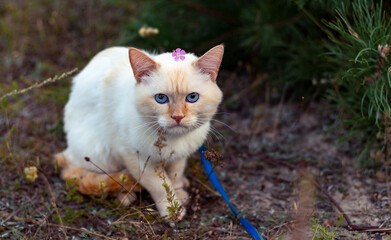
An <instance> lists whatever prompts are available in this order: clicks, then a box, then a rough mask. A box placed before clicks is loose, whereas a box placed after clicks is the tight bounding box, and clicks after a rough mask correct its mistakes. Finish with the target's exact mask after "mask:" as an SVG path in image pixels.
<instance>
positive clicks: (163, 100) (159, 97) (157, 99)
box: [155, 93, 168, 104]
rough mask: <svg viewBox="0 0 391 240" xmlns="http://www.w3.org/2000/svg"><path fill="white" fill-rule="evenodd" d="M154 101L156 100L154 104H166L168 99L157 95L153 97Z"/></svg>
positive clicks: (165, 96) (159, 94)
mask: <svg viewBox="0 0 391 240" xmlns="http://www.w3.org/2000/svg"><path fill="white" fill-rule="evenodd" d="M155 100H156V102H158V103H160V104H163V103H166V102H168V97H167V95H164V94H161V93H158V94H156V95H155Z"/></svg>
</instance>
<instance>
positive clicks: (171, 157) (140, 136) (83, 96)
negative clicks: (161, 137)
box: [64, 47, 222, 215]
mask: <svg viewBox="0 0 391 240" xmlns="http://www.w3.org/2000/svg"><path fill="white" fill-rule="evenodd" d="M149 56H150V57H151V58H152V59H153V60H154V61H155V62H156V63H158V64H159V66H160V67H159V70H158V71H157V72H155V73H153V74H151V75H150V76H146V77H144V78H143V81H142V82H141V83H137V82H136V80H135V78H134V76H133V72H132V68H131V65H130V62H129V55H128V48H125V47H113V48H109V49H106V50H104V51H102V52H100V53H99V54H97V55H96V56H95V57H94V58H93V59H92V60H91V62H90V63H89V64H88V65H87V66H86V67H85V68H84V69H83V70H82V71H81V72H80V73H79V74H78V75H77V76H76V77H75V78H74V80H73V86H72V91H71V94H70V98H69V101H68V103H67V104H66V107H65V118H64V123H65V132H66V136H67V143H68V148H67V149H66V150H65V151H64V154H65V156H66V158H67V159H68V160H69V161H70V162H71V163H73V164H75V165H77V166H79V167H82V168H85V169H88V170H90V171H94V172H100V170H99V169H97V168H96V167H95V166H94V165H92V164H91V163H90V162H86V161H85V160H84V158H85V157H89V158H90V159H91V160H92V161H93V162H94V163H95V164H96V165H98V166H99V167H100V168H102V169H103V170H105V171H106V172H109V173H110V172H117V171H121V170H123V169H124V168H127V169H128V170H129V171H130V173H131V174H132V175H133V177H134V178H135V179H138V180H140V179H143V178H151V176H150V175H148V174H152V172H153V171H152V170H151V169H153V167H156V166H157V163H159V162H160V161H161V160H162V159H164V160H165V161H166V162H167V163H170V162H172V163H175V162H176V161H183V159H186V158H187V157H188V156H189V155H190V154H192V153H193V152H194V151H196V150H197V148H198V147H199V146H200V145H201V144H202V143H203V141H204V140H205V138H206V136H207V133H208V131H209V127H210V121H209V120H210V118H211V117H212V116H213V114H214V113H215V111H216V108H217V106H218V104H219V103H220V101H221V97H222V94H221V91H220V90H219V89H218V87H217V85H216V83H215V82H213V81H211V80H210V79H209V78H208V76H207V75H205V74H202V73H201V72H200V71H199V70H197V69H196V67H195V66H194V64H192V63H193V62H194V61H196V60H197V57H196V56H195V55H192V54H186V59H185V60H184V61H178V62H176V61H174V60H173V57H172V56H171V53H165V54H161V55H155V56H154V55H149ZM173 69H181V70H183V72H184V74H186V76H185V77H186V78H193V79H192V80H191V81H189V83H188V84H187V86H188V88H189V89H188V91H190V92H198V93H200V95H202V94H203V93H204V94H215V95H216V96H217V97H216V99H217V100H216V102H215V103H213V104H210V106H209V105H208V104H206V105H205V106H206V107H205V108H204V109H200V110H199V113H200V114H206V115H207V119H206V120H204V121H203V122H202V125H201V126H197V127H196V126H194V123H195V121H196V120H197V119H196V117H193V119H192V118H190V117H189V119H186V121H185V119H184V122H183V125H184V126H185V125H186V126H187V127H172V126H174V125H175V124H174V123H175V121H174V120H173V119H170V118H169V117H159V120H158V123H159V125H160V127H163V128H165V130H166V134H165V137H166V139H167V140H166V142H165V143H166V144H167V146H166V147H164V148H163V149H162V154H161V155H159V149H158V148H157V147H156V146H154V143H155V142H156V140H157V138H158V134H157V131H155V129H156V128H151V124H147V123H146V119H147V118H145V117H144V116H143V113H140V110H139V109H138V108H137V106H138V105H137V103H138V101H140V96H148V95H151V96H153V95H154V94H157V93H161V92H164V91H166V89H167V88H168V86H167V84H168V83H167V81H168V80H167V79H164V78H166V77H167V74H169V73H170V71H172V70H173ZM211 91H212V92H211ZM167 94H168V95H170V94H171V93H167ZM184 94H187V93H184ZM182 97H186V95H184V96H182ZM172 101H174V99H172ZM175 101H179V100H178V99H176V100H175ZM199 101H204V100H202V99H200V100H199ZM201 103H202V102H201ZM201 103H200V104H201ZM156 107H157V108H158V107H163V106H159V104H158V103H156ZM204 112H205V113H204ZM171 127H172V128H171ZM147 159H149V160H148V164H149V165H150V167H149V166H148V167H147V168H148V169H144V166H145V164H146V160H147ZM148 164H147V165H148ZM182 165H183V166H182V168H184V166H185V164H182ZM135 169H137V171H136V170H135ZM178 171H179V172H180V171H182V173H183V170H181V169H179V170H178ZM182 173H180V174H182ZM169 174H170V173H169ZM179 177H181V176H179ZM170 180H171V181H172V182H173V183H172V184H173V185H175V180H173V179H169V181H170ZM146 181H147V180H145V181H140V183H141V184H142V185H146V186H144V187H146V188H147V190H148V191H150V193H151V194H152V197H154V200H155V201H164V196H165V195H164V196H162V194H161V186H156V187H155V186H152V185H151V184H149V183H148V182H146ZM143 182H144V183H145V184H143ZM156 184H157V185H159V184H161V183H160V182H158V183H156ZM150 185H151V186H150ZM176 185H178V184H176ZM155 188H156V189H155ZM155 190H156V191H158V192H160V195H159V194H153V193H152V192H153V191H155ZM166 205H167V204H166ZM166 205H162V206H159V203H158V209H159V211H160V213H161V214H162V215H167V212H166V210H165V209H164V208H166Z"/></svg>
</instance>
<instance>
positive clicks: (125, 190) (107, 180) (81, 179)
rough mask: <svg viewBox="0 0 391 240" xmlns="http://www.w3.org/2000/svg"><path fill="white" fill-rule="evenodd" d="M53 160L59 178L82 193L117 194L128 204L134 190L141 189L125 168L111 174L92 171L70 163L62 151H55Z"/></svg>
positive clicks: (131, 200) (139, 190) (133, 195)
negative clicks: (58, 170)
mask: <svg viewBox="0 0 391 240" xmlns="http://www.w3.org/2000/svg"><path fill="white" fill-rule="evenodd" d="M54 161H55V164H56V166H58V167H59V168H60V169H61V178H62V179H64V181H66V182H67V183H68V184H73V185H74V186H75V187H76V188H77V190H79V191H80V192H81V193H82V194H86V195H95V196H102V195H104V194H107V195H109V196H117V198H118V200H120V202H121V204H123V205H125V206H128V205H130V204H131V203H132V202H133V201H134V200H136V194H135V191H136V192H141V190H142V188H141V186H140V184H138V183H137V181H136V180H135V179H134V178H133V177H132V176H131V175H130V174H129V172H128V171H127V170H122V171H120V172H115V173H111V174H104V173H96V172H92V171H89V170H86V169H83V168H81V167H78V166H76V165H74V164H72V163H71V162H70V161H69V160H68V159H67V158H66V155H65V154H64V152H61V153H57V154H56V155H55V156H54Z"/></svg>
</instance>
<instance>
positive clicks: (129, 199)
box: [117, 192, 137, 207]
mask: <svg viewBox="0 0 391 240" xmlns="http://www.w3.org/2000/svg"><path fill="white" fill-rule="evenodd" d="M117 199H118V201H119V202H120V203H121V205H123V206H125V207H127V206H129V205H130V204H132V203H133V202H134V201H136V199H137V196H136V193H135V192H120V193H118V195H117Z"/></svg>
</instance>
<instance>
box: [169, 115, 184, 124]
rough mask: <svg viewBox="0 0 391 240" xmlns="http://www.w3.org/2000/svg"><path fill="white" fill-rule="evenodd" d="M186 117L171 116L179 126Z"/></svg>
mask: <svg viewBox="0 0 391 240" xmlns="http://www.w3.org/2000/svg"><path fill="white" fill-rule="evenodd" d="M184 117H185V116H183V115H177V116H175V115H173V116H171V118H172V119H174V120H175V121H176V123H177V124H179V123H180V122H181V120H182V119H183V118H184Z"/></svg>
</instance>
